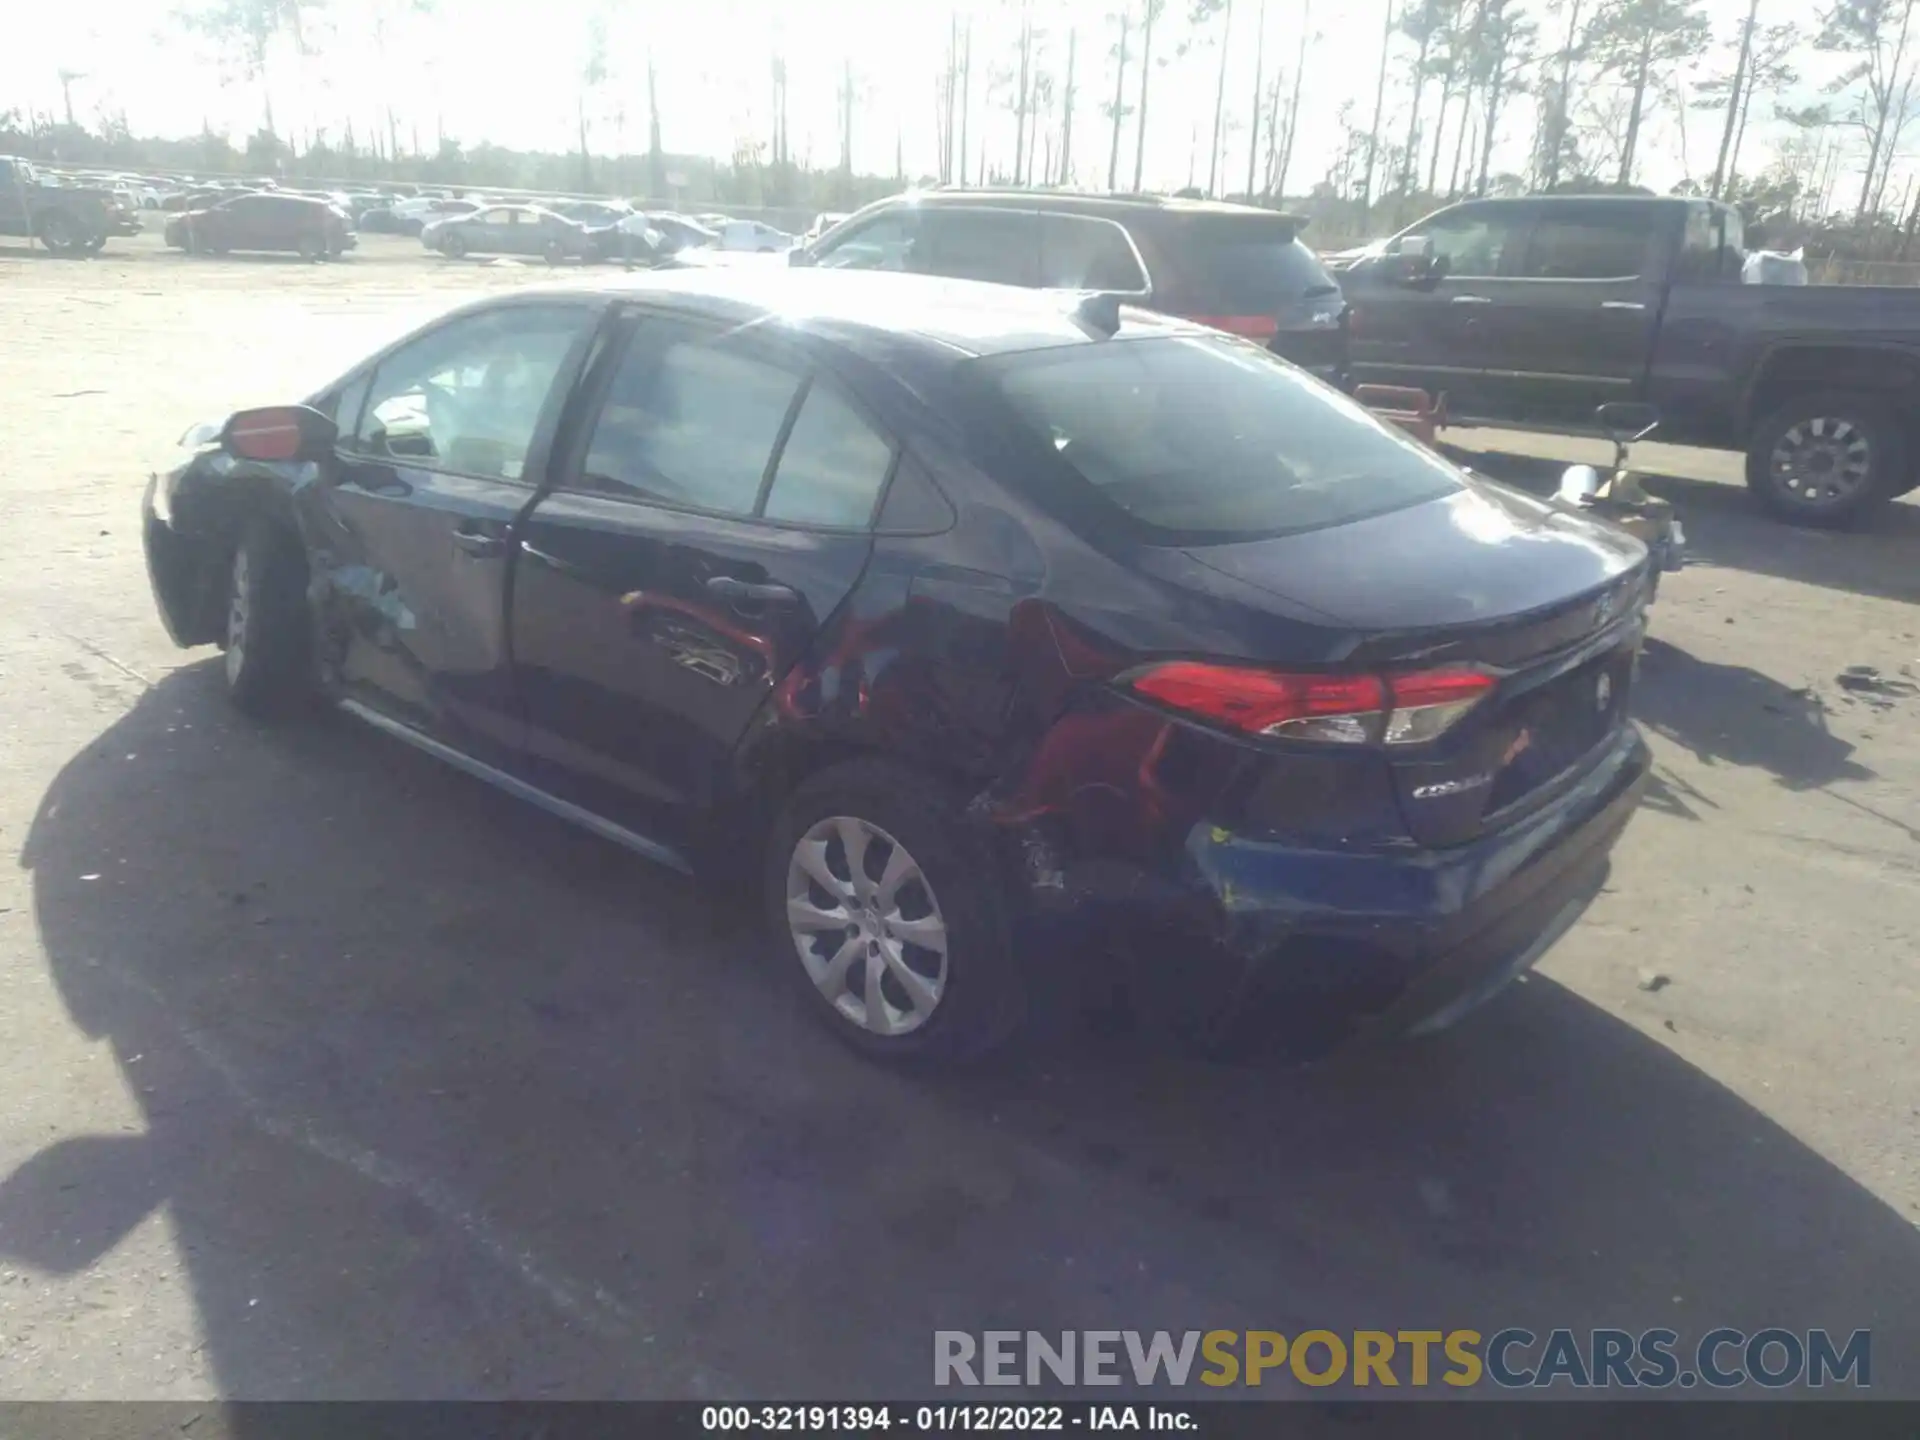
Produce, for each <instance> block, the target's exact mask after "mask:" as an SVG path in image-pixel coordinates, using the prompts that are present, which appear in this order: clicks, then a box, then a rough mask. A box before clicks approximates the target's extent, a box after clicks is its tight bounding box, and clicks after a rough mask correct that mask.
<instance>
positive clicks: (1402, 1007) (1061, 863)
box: [1025, 725, 1651, 1049]
mask: <svg viewBox="0 0 1920 1440" xmlns="http://www.w3.org/2000/svg"><path fill="white" fill-rule="evenodd" d="M1650 765H1651V756H1650V754H1649V752H1648V749H1647V746H1646V742H1645V741H1644V740H1643V739H1642V738H1641V736H1640V734H1639V732H1638V731H1637V730H1636V729H1635V728H1634V727H1633V726H1631V725H1628V726H1625V727H1623V728H1622V730H1621V731H1620V733H1619V735H1618V737H1617V739H1616V740H1615V741H1614V742H1612V743H1611V744H1610V745H1609V747H1608V748H1607V750H1606V751H1605V752H1604V753H1603V754H1602V755H1601V756H1600V757H1599V758H1598V759H1597V760H1596V761H1595V762H1594V763H1593V764H1592V765H1591V767H1590V768H1589V769H1588V771H1587V772H1586V773H1585V774H1584V775H1583V776H1582V777H1581V778H1580V779H1579V780H1578V781H1577V782H1575V783H1574V784H1573V785H1571V786H1570V787H1569V788H1568V789H1567V790H1565V791H1564V792H1563V793H1562V794H1560V795H1559V796H1557V797H1556V799H1555V800H1554V801H1553V803H1552V804H1550V805H1548V806H1547V807H1545V808H1544V809H1542V810H1540V811H1537V812H1535V813H1534V814H1531V815H1529V816H1527V817H1526V818H1525V819H1524V820H1522V821H1520V822H1518V823H1517V824H1515V825H1513V826H1511V827H1509V828H1507V829H1505V830H1503V831H1501V832H1500V833H1499V834H1497V835H1492V836H1488V837H1484V838H1482V839H1479V840H1476V841H1472V842H1469V843H1466V844H1463V845H1459V846H1455V847H1451V848H1447V849H1417V848H1413V847H1408V848H1406V849H1387V850H1382V849H1374V850H1369V851H1367V852H1365V853H1352V852H1344V851H1338V850H1328V849H1308V848H1302V847H1298V846H1293V845H1288V844H1284V843H1276V842H1273V841H1270V840H1266V839H1253V838H1248V837H1245V836H1241V835H1235V834H1232V833H1230V832H1228V831H1227V830H1224V829H1222V828H1220V827H1217V826H1214V825H1211V824H1200V825H1196V826H1194V827H1193V829H1192V830H1191V832H1190V833H1189V834H1188V836H1187V840H1186V844H1185V847H1184V852H1183V854H1182V855H1181V856H1180V858H1179V860H1178V862H1177V863H1174V864H1170V865H1168V866H1165V867H1162V868H1161V869H1159V870H1157V871H1154V870H1148V869H1145V868H1142V867H1139V866H1137V865H1133V864H1120V863H1116V862H1113V861H1109V860H1101V859H1099V858H1097V857H1075V858H1069V857H1063V856H1058V855H1057V854H1054V853H1052V852H1050V851H1048V850H1046V849H1045V847H1041V851H1040V853H1039V855H1038V856H1036V852H1035V848H1034V847H1033V846H1031V845H1029V847H1028V851H1027V855H1026V857H1025V858H1026V862H1027V865H1026V869H1027V879H1028V882H1029V885H1030V887H1031V891H1032V893H1033V895H1034V896H1035V897H1036V900H1037V902H1038V905H1039V906H1040V908H1041V909H1042V911H1049V910H1050V911H1052V912H1053V913H1054V914H1055V915H1057V916H1060V917H1061V918H1063V919H1065V918H1066V917H1069V916H1071V917H1073V918H1074V919H1076V920H1078V921H1087V920H1092V919H1095V918H1097V919H1098V920H1099V921H1101V922H1104V923H1100V924H1099V926H1098V933H1099V936H1100V937H1101V938H1102V939H1103V940H1104V941H1106V942H1107V946H1108V947H1109V950H1110V953H1111V952H1114V951H1123V952H1124V962H1125V969H1126V984H1127V988H1128V989H1129V991H1130V992H1132V994H1133V995H1134V998H1135V1003H1136V1005H1141V1004H1145V1005H1147V1006H1152V1007H1155V1008H1160V1009H1166V1010H1171V1011H1177V1012H1179V1013H1180V1014H1182V1015H1184V1016H1189V1017H1193V1018H1194V1019H1197V1020H1199V1021H1201V1022H1202V1023H1201V1028H1204V1029H1206V1030H1208V1031H1209V1032H1212V1033H1216V1034H1219V1032H1221V1031H1222V1029H1223V1027H1227V1028H1231V1029H1233V1030H1234V1031H1236V1032H1239V1031H1241V1030H1243V1029H1244V1031H1245V1032H1246V1038H1249V1039H1254V1040H1258V1039H1259V1038H1260V1037H1261V1036H1262V1035H1263V1034H1271V1035H1273V1036H1275V1037H1278V1038H1285V1039H1288V1040H1291V1041H1294V1042H1300V1041H1305V1042H1308V1043H1309V1044H1310V1045H1311V1047H1312V1048H1316V1049H1317V1048H1331V1047H1333V1046H1335V1045H1338V1044H1340V1043H1342V1042H1344V1041H1347V1040H1349V1039H1355V1038H1358V1037H1360V1036H1361V1035H1363V1034H1364V1035H1368V1036H1372V1037H1378V1038H1390V1037H1395V1036H1404V1035H1410V1034H1417V1033H1427V1032H1430V1031H1433V1030H1437V1029H1440V1028H1444V1027H1445V1026H1447V1025H1450V1024H1452V1023H1453V1022H1454V1021H1456V1020H1458V1019H1459V1018H1461V1016H1463V1015H1465V1014H1466V1013H1468V1012H1469V1011H1471V1010H1473V1009H1474V1008H1477V1006H1478V1005H1480V1004H1481V1003H1483V1002H1484V1001H1485V1000H1487V999H1489V998H1490V997H1491V996H1492V995H1494V994H1495V993H1497V992H1498V991H1499V990H1500V989H1502V988H1503V987H1504V986H1505V985H1506V984H1507V983H1508V982H1510V981H1511V980H1512V979H1513V978H1514V977H1515V976H1517V975H1519V974H1521V973H1522V972H1524V971H1525V970H1526V969H1528V968H1529V967H1531V966H1532V965H1533V963H1534V962H1535V961H1536V960H1538V959H1539V957H1540V956H1541V955H1542V954H1544V953H1545V951H1546V950H1547V949H1548V948H1549V947H1550V946H1551V945H1552V943H1553V942H1554V941H1555V940H1557V939H1558V938H1559V936H1560V935H1561V934H1563V933H1564V932H1565V931H1566V930H1567V929H1568V928H1570V927H1571V926H1572V925H1573V923H1574V922H1575V921H1577V920H1578V918H1579V917H1580V915H1581V913H1582V912H1583V911H1584V910H1585V908H1586V906H1587V905H1588V903H1589V902H1590V901H1591V900H1592V898H1593V897H1594V896H1595V895H1596V894H1597V893H1598V892H1599V889H1600V887H1601V885H1602V884H1603V883H1604V880H1605V877H1606V873H1607V864H1608V856H1609V853H1610V852H1611V850H1612V848H1613V845H1614V842H1615V841H1616V840H1617V839H1618V838H1619V836H1620V834H1621V832H1622V831H1623V830H1624V829H1625V827H1626V824H1627V821H1628V819H1629V818H1630V817H1631V816H1632V814H1633V811H1634V809H1635V808H1636V807H1637V805H1638V804H1639V800H1640V796H1641V792H1642V791H1643V790H1644V788H1645V786H1646V781H1647V775H1648V771H1649V768H1650ZM1228 1022H1231V1024H1230V1026H1228ZM1220 1038H1222V1039H1223V1040H1224V1039H1225V1038H1226V1036H1225V1035H1224V1034H1220Z"/></svg>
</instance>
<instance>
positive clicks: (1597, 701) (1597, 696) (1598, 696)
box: [1593, 675, 1613, 710]
mask: <svg viewBox="0 0 1920 1440" xmlns="http://www.w3.org/2000/svg"><path fill="white" fill-rule="evenodd" d="M1612 700H1613V677H1612V676H1611V675H1602V676H1601V677H1600V679H1599V681H1598V682H1597V683H1596V684H1595V685H1594V687H1593V708H1594V709H1596V710H1604V709H1606V708H1607V706H1608V704H1609V703H1610V702H1611V701H1612Z"/></svg>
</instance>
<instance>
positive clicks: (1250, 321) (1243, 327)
mask: <svg viewBox="0 0 1920 1440" xmlns="http://www.w3.org/2000/svg"><path fill="white" fill-rule="evenodd" d="M1186 318H1187V319H1189V320H1191V321H1193V323H1194V324H1196V325H1210V326H1212V327H1213V328H1214V329H1215V330H1224V331H1226V332H1227V333H1228V334H1229V335H1240V336H1243V337H1245V338H1246V339H1248V340H1271V339H1273V337H1274V336H1276V335H1278V334H1279V333H1280V322H1279V321H1278V320H1276V319H1275V318H1274V317H1273V316H1271V315H1189V316H1187V317H1186Z"/></svg>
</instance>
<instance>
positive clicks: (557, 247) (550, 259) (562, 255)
mask: <svg viewBox="0 0 1920 1440" xmlns="http://www.w3.org/2000/svg"><path fill="white" fill-rule="evenodd" d="M542 253H543V254H545V255H546V257H547V263H548V264H549V265H558V264H559V263H560V262H561V261H562V260H565V259H566V258H567V247H566V246H565V245H563V244H561V243H560V242H559V241H558V240H549V241H547V244H546V249H545V250H544V251H543V252H542Z"/></svg>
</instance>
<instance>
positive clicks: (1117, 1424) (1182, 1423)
mask: <svg viewBox="0 0 1920 1440" xmlns="http://www.w3.org/2000/svg"><path fill="white" fill-rule="evenodd" d="M895 1427H898V1428H899V1429H901V1430H905V1431H908V1432H912V1433H920V1434H943V1433H951V1432H986V1433H995V1434H999V1433H1007V1434H1011V1433H1016V1432H1019V1433H1027V1432H1033V1431H1040V1432H1065V1431H1069V1430H1088V1431H1100V1430H1144V1431H1158V1432H1161V1433H1167V1434H1172V1433H1179V1432H1190V1431H1193V1430H1195V1429H1197V1428H1198V1422H1197V1421H1196V1420H1195V1419H1194V1417H1193V1415H1192V1413H1191V1412H1190V1411H1187V1410H1184V1409H1181V1408H1179V1407H1175V1406H1166V1405H1089V1404H1079V1405H914V1406H906V1405H900V1406H892V1405H707V1406H703V1407H702V1408H701V1411H700V1428H701V1430H703V1431H706V1432H708V1433H716V1432H726V1431H732V1432H742V1433H767V1432H779V1431H785V1432H795V1433H802V1432H812V1433H816V1434H850V1433H857V1432H864V1431H879V1432H882V1433H884V1432H887V1431H891V1430H893V1429H894V1428H895Z"/></svg>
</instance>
